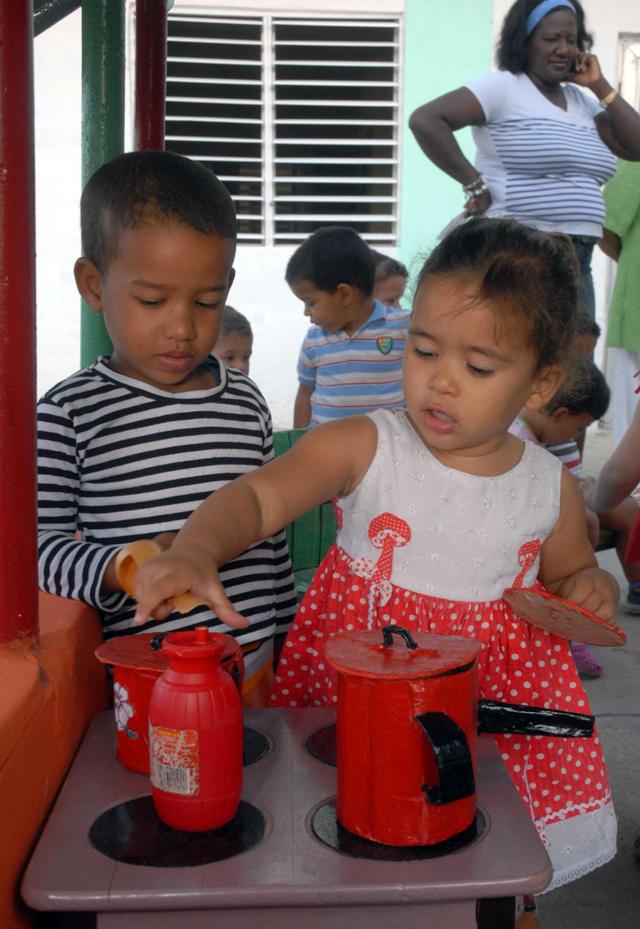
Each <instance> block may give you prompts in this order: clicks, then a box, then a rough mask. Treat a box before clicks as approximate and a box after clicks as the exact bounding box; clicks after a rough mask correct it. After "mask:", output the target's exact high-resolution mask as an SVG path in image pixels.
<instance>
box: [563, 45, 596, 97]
mask: <svg viewBox="0 0 640 929" xmlns="http://www.w3.org/2000/svg"><path fill="white" fill-rule="evenodd" d="M602 79H603V78H602V71H601V70H600V64H599V62H598V59H597V58H596V56H595V55H592V54H591V53H590V52H578V54H577V55H576V63H575V71H571V72H569V74H567V77H566V80H567V81H569V82H571V83H573V84H579V85H580V87H588V88H589V89H591V90H592V89H593V85H595V84H597V83H598V81H602Z"/></svg>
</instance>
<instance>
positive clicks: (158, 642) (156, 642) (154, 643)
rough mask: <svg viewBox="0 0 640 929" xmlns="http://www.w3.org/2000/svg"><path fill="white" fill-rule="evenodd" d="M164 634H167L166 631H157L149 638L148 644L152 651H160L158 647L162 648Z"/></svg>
mask: <svg viewBox="0 0 640 929" xmlns="http://www.w3.org/2000/svg"><path fill="white" fill-rule="evenodd" d="M166 634H167V633H166V632H158V634H157V635H154V637H153V638H152V639H151V641H150V642H149V645H150V646H151V649H152V650H153V651H154V652H159V651H160V649H161V648H162V640H163V639H164V637H165V636H166Z"/></svg>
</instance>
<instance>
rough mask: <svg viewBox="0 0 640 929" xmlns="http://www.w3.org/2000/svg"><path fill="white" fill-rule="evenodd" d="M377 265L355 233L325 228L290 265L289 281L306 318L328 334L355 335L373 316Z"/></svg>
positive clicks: (299, 252) (287, 278)
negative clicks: (371, 315)
mask: <svg viewBox="0 0 640 929" xmlns="http://www.w3.org/2000/svg"><path fill="white" fill-rule="evenodd" d="M374 273H375V261H374V257H373V254H372V252H371V249H370V248H369V246H368V245H367V244H366V243H365V242H364V241H363V240H362V239H361V238H360V236H359V235H358V233H357V232H355V231H354V230H353V229H348V228H346V227H342V226H325V227H324V228H322V229H318V230H317V231H316V232H314V233H313V234H312V235H310V236H309V238H308V239H306V240H305V241H304V242H303V243H302V245H300V246H299V247H298V248H297V249H296V251H295V252H294V253H293V255H292V256H291V258H290V259H289V263H288V264H287V269H286V272H285V279H286V281H287V284H288V285H289V287H290V288H291V290H292V291H293V293H294V294H295V296H296V297H298V299H299V300H302V302H303V304H304V312H305V315H306V316H308V317H309V318H310V319H311V321H312V322H313V323H315V324H316V325H318V326H320V328H321V329H325V330H326V331H327V332H338V331H339V330H340V329H344V330H345V332H349V333H351V332H353V331H355V329H357V328H358V327H359V326H360V325H361V324H362V322H364V320H365V319H366V318H367V317H368V316H369V313H370V310H371V306H372V298H371V294H372V292H373V279H374Z"/></svg>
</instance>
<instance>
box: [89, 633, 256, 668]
mask: <svg viewBox="0 0 640 929" xmlns="http://www.w3.org/2000/svg"><path fill="white" fill-rule="evenodd" d="M185 634H186V635H190V636H191V638H192V639H193V634H194V630H191V632H187V633H175V632H174V633H171V636H172V637H173V636H174V635H185ZM214 634H215V636H216V638H217V639H222V643H223V653H222V656H221V658H222V660H223V661H224V660H225V659H226V658H230V657H231V656H235V657H237V656H238V655H239V654H240V645H239V644H238V643H237V642H236V640H235V639H234V638H233V636H231V635H229V634H228V633H222V632H218V633H214ZM166 637H167V638H168V636H166ZM164 639H165V635H163V634H162V633H160V634H158V633H154V632H139V633H137V634H136V635H120V636H117V637H114V638H113V639H107V641H106V642H103V643H102V644H101V645H99V646H98V648H97V649H96V651H95V655H96V658H97V659H98V661H100V662H102V664H110V665H113V666H114V667H119V668H137V669H138V670H141V671H148V670H154V671H157V672H158V674H162V672H163V671H165V670H166V668H167V667H168V665H169V659H168V657H167V652H166V651H165V650H164V649H163V648H161V647H160V646H161V644H162V642H163V640H164ZM200 654H202V652H200Z"/></svg>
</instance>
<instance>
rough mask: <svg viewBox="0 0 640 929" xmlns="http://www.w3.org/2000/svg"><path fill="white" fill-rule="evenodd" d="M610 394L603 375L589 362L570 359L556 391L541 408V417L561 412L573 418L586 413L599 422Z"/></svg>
mask: <svg viewBox="0 0 640 929" xmlns="http://www.w3.org/2000/svg"><path fill="white" fill-rule="evenodd" d="M610 399H611V391H610V390H609V385H608V384H607V382H606V380H605V377H604V374H603V373H602V371H601V370H600V369H599V368H598V367H597V366H596V364H595V362H594V361H593V359H592V358H588V357H587V356H586V355H573V356H572V357H571V359H570V361H569V364H568V365H567V373H566V376H565V379H564V381H563V382H562V384H561V385H560V389H559V390H558V392H557V393H555V394H554V395H553V397H552V398H551V400H550V401H549V403H547V404H546V406H545V407H544V412H545V413H555V411H556V410H560V409H562V408H564V409H566V410H568V412H569V413H572V414H573V415H574V416H579V415H580V414H581V413H588V414H589V416H591V417H592V419H594V420H598V419H602V417H603V416H604V414H605V413H606V412H607V410H608V409H609V400H610Z"/></svg>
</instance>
